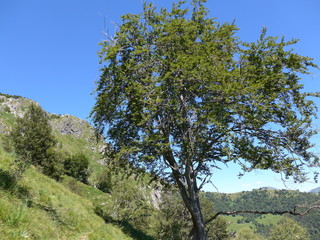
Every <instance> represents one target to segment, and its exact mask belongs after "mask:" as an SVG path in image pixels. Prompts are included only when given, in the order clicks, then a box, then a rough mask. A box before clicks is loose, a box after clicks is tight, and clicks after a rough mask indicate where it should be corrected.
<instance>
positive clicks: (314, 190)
mask: <svg viewBox="0 0 320 240" xmlns="http://www.w3.org/2000/svg"><path fill="white" fill-rule="evenodd" d="M309 192H310V193H320V187H317V188H315V189H312V190H310V191H309Z"/></svg>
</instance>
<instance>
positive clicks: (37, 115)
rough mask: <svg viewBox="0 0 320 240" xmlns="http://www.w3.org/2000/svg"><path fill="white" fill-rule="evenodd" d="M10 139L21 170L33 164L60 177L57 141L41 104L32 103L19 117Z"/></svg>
mask: <svg viewBox="0 0 320 240" xmlns="http://www.w3.org/2000/svg"><path fill="white" fill-rule="evenodd" d="M10 139H11V140H12V143H13V147H14V151H15V153H16V154H17V163H18V171H19V172H21V173H22V172H23V171H24V170H25V169H26V168H27V167H28V166H29V165H30V164H33V165H35V166H37V167H40V168H41V169H42V170H43V172H44V173H45V174H47V175H49V176H52V177H55V178H59V177H60V175H61V174H62V164H61V163H60V162H59V161H60V160H59V158H58V155H57V154H56V152H55V150H54V147H55V146H56V144H57V141H56V139H55V137H54V136H53V134H52V129H51V126H50V124H49V119H48V116H47V113H46V112H45V111H43V110H42V108H41V107H40V106H38V105H36V104H31V105H30V106H29V108H28V109H27V111H26V112H25V114H24V116H23V117H21V118H18V119H17V121H16V125H15V126H14V128H13V129H12V131H11V133H10Z"/></svg>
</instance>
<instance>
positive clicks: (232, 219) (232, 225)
mask: <svg viewBox="0 0 320 240" xmlns="http://www.w3.org/2000/svg"><path fill="white" fill-rule="evenodd" d="M223 218H225V219H226V220H227V222H228V223H229V224H228V230H229V231H235V232H237V231H239V230H240V229H243V228H251V229H253V230H255V229H256V227H255V225H254V224H253V223H252V222H249V223H237V221H238V220H242V219H243V217H241V216H223Z"/></svg>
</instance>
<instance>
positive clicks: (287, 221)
mask: <svg viewBox="0 0 320 240" xmlns="http://www.w3.org/2000/svg"><path fill="white" fill-rule="evenodd" d="M269 239H270V240H298V239H299V240H309V239H310V237H309V234H308V232H307V230H306V229H305V228H303V227H302V226H300V225H299V224H298V223H297V222H296V221H295V220H293V219H291V218H288V217H286V218H284V219H282V220H281V221H280V222H279V223H278V224H277V225H276V226H274V227H273V228H272V230H271V234H270V238H269Z"/></svg>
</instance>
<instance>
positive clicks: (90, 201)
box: [0, 148, 131, 240]
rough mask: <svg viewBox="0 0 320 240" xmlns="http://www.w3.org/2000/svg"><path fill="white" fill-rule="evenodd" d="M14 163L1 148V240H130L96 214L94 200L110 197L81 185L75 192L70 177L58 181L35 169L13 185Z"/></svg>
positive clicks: (27, 172) (32, 168)
mask: <svg viewBox="0 0 320 240" xmlns="http://www.w3.org/2000/svg"><path fill="white" fill-rule="evenodd" d="M12 161H13V155H10V154H8V153H6V152H4V151H3V150H2V149H1V148H0V170H1V171H0V179H1V180H2V183H1V184H0V239H1V240H3V239H4V240H6V239H8V240H9V239H10V240H15V239H39V240H40V239H41V240H43V239H44V240H46V239H48V240H49V239H50V240H51V239H131V238H130V237H129V236H127V235H126V234H124V233H123V232H122V230H121V228H120V227H118V226H116V225H112V224H106V223H105V222H104V220H103V219H102V218H101V217H99V216H98V215H96V213H95V212H94V208H95V203H94V200H95V199H97V201H98V200H101V201H104V199H107V197H108V195H106V194H104V193H102V192H101V191H99V190H97V189H94V188H92V187H90V186H87V185H84V184H81V183H78V182H76V183H77V184H73V188H75V186H77V190H75V189H73V191H72V190H70V189H69V187H70V184H71V183H70V181H71V182H73V183H74V180H72V179H71V178H67V180H64V181H63V182H62V183H60V182H56V181H55V180H53V179H51V178H49V177H47V176H45V175H43V174H41V173H40V172H39V171H38V170H37V169H36V168H34V167H31V168H30V169H28V170H27V171H26V173H25V176H24V177H23V178H22V179H21V180H19V182H14V181H13V180H12V178H10V171H9V170H10V163H12ZM68 181H69V185H68V184H67V183H68ZM4 182H6V183H4ZM10 185H11V186H10Z"/></svg>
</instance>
